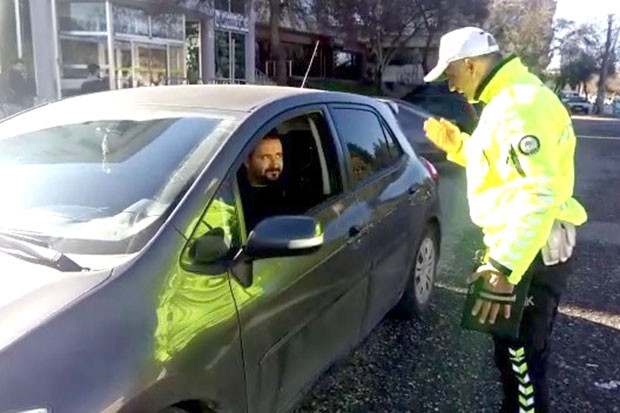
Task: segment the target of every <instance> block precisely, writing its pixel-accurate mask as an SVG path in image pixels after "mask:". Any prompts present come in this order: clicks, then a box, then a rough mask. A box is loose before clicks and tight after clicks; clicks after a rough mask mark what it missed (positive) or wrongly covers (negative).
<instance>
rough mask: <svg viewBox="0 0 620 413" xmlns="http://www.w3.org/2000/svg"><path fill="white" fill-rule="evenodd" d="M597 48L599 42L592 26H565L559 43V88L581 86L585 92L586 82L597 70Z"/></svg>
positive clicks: (571, 24)
mask: <svg viewBox="0 0 620 413" xmlns="http://www.w3.org/2000/svg"><path fill="white" fill-rule="evenodd" d="M598 46H599V40H598V35H597V32H596V29H595V27H594V26H592V25H588V24H582V25H580V26H575V25H574V23H572V22H567V23H566V24H565V27H564V36H563V37H562V38H561V39H560V42H559V52H560V59H561V61H560V79H559V82H558V83H559V84H558V86H559V88H563V87H564V86H565V85H566V84H568V85H570V86H571V87H572V88H576V87H578V86H582V85H583V87H584V89H586V91H587V88H586V84H587V82H588V81H589V80H590V79H591V78H592V75H594V73H596V71H597V70H598V53H599V50H598Z"/></svg>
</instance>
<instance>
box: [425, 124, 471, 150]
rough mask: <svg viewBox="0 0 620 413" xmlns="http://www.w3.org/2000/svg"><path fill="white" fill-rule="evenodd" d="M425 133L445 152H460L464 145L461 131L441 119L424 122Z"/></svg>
mask: <svg viewBox="0 0 620 413" xmlns="http://www.w3.org/2000/svg"><path fill="white" fill-rule="evenodd" d="M424 132H426V137H427V138H428V140H430V141H431V142H433V143H434V144H435V145H437V147H438V148H439V149H441V150H443V151H444V152H447V153H454V152H458V151H459V150H460V149H461V146H462V145H463V138H462V137H461V130H460V129H459V127H458V126H456V125H455V124H454V123H452V122H450V121H447V120H445V119H444V118H441V119H439V120H437V119H436V118H429V119H428V120H426V122H424Z"/></svg>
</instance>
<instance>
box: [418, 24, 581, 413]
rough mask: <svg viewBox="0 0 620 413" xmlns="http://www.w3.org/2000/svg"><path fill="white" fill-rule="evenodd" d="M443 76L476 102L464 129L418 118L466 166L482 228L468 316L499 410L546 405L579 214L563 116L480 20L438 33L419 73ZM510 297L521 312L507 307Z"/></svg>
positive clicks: (569, 132) (570, 138)
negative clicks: (483, 341) (490, 369)
mask: <svg viewBox="0 0 620 413" xmlns="http://www.w3.org/2000/svg"><path fill="white" fill-rule="evenodd" d="M443 76H445V77H447V79H448V82H449V86H450V89H451V90H452V91H458V92H460V93H462V94H463V95H464V96H465V97H467V99H468V100H469V101H470V102H472V103H474V102H481V103H482V104H483V105H484V109H483V111H482V115H481V117H480V121H479V124H478V126H477V128H476V129H475V131H474V132H473V134H472V135H471V136H469V135H467V134H465V133H463V132H461V131H460V130H459V129H458V127H457V126H456V125H454V124H452V123H450V122H449V121H447V120H445V119H435V118H431V119H429V120H428V121H427V122H426V123H425V125H424V129H425V131H426V134H427V137H428V138H429V139H430V140H431V141H432V142H434V143H435V144H436V145H437V146H438V147H440V148H441V149H443V150H444V151H445V152H446V153H447V157H448V159H449V160H450V161H452V162H455V163H457V164H459V165H461V166H463V167H465V168H466V176H467V198H468V204H469V209H470V214H471V218H472V221H473V222H474V224H476V225H477V226H479V227H480V228H481V229H482V231H483V234H484V244H485V250H484V251H483V253H482V254H481V257H480V258H481V260H480V261H481V262H479V263H477V264H476V269H475V271H474V273H473V274H472V275H471V276H470V277H469V279H468V281H469V282H470V283H476V285H478V286H480V288H479V289H473V288H472V289H470V294H475V296H474V297H473V300H474V301H473V302H475V304H474V305H472V307H473V308H472V309H471V310H470V311H471V313H467V316H470V317H472V318H473V319H474V320H475V322H476V323H478V324H479V325H482V326H485V325H486V326H488V328H489V330H488V331H490V332H492V334H494V337H493V340H494V346H495V362H496V365H497V367H498V368H499V370H500V372H501V379H502V384H503V389H504V401H503V404H502V410H501V411H502V412H533V411H536V412H545V411H548V410H549V407H550V398H549V389H548V379H547V359H548V355H549V336H550V334H551V330H552V327H553V323H554V320H555V317H556V314H557V308H558V303H559V301H560V297H561V295H562V293H563V292H564V290H565V288H566V281H567V276H568V273H569V272H570V270H569V261H570V257H571V255H572V253H573V248H574V246H575V240H576V239H575V226H579V225H581V224H583V223H584V222H585V221H586V219H587V214H586V211H585V209H584V208H583V206H582V205H580V204H579V202H578V201H577V200H575V199H574V198H573V187H574V175H575V172H574V153H575V146H576V137H575V134H574V131H573V127H572V121H571V118H570V116H569V114H568V113H567V111H566V109H565V107H564V105H563V104H562V102H561V101H560V100H559V99H558V98H557V96H555V94H554V93H553V92H552V91H551V90H550V89H548V88H547V87H546V86H545V85H544V84H543V83H542V82H541V81H540V80H539V79H538V78H537V77H536V76H534V75H533V74H531V73H530V72H529V71H528V69H527V68H526V67H525V66H524V65H523V63H522V62H521V60H520V59H519V58H518V57H516V56H510V57H508V58H504V57H503V55H502V54H501V53H500V50H499V47H498V45H497V43H496V42H495V39H494V38H493V36H491V35H490V34H489V33H487V32H485V31H483V30H481V29H478V28H475V27H466V28H462V29H458V30H455V31H452V32H450V33H447V34H445V35H444V36H443V37H442V38H441V41H440V47H439V61H438V64H437V66H436V67H435V68H434V69H433V70H432V71H431V72H430V73H429V74H428V75H427V76H426V77H425V81H427V82H431V81H435V80H437V79H439V78H440V77H443ZM519 289H521V290H523V291H524V294H525V295H524V296H523V298H522V299H523V302H518V301H517V296H518V295H517V291H518V290H519ZM471 291H475V293H471ZM519 299H521V298H519ZM519 305H521V308H523V310H522V312H520V311H513V310H515V308H519ZM519 320H520V323H519ZM511 322H512V323H516V326H515V330H516V331H517V332H518V335H515V337H511V338H507V337H505V336H502V335H500V334H498V333H496V331H499V329H495V327H494V326H495V325H496V324H497V325H500V324H501V323H503V324H506V325H510V323H511Z"/></svg>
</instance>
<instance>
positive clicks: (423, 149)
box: [378, 97, 446, 162]
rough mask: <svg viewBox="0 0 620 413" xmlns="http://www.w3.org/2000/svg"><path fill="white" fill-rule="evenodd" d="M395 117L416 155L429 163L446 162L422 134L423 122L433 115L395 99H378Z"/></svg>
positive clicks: (439, 151) (423, 133)
mask: <svg viewBox="0 0 620 413" xmlns="http://www.w3.org/2000/svg"><path fill="white" fill-rule="evenodd" d="M378 99H379V100H381V101H382V102H385V103H386V104H388V106H389V108H390V110H391V111H392V112H393V113H394V116H396V119H397V120H398V124H399V125H400V127H401V129H402V130H403V133H404V134H405V136H406V137H407V139H409V142H410V143H411V145H412V146H413V148H414V149H415V151H416V153H417V154H418V155H420V156H423V157H424V158H426V159H428V160H429V161H431V162H442V161H445V160H446V154H445V153H444V152H443V151H442V150H441V149H439V148H438V147H437V146H435V145H434V144H433V143H432V142H431V141H430V140H428V138H427V137H426V133H425V132H424V122H425V121H426V120H427V119H428V118H430V117H432V116H433V115H432V114H430V113H428V112H427V111H425V110H424V109H422V108H420V107H418V106H416V105H413V104H411V103H409V102H406V101H404V100H401V99H397V98H390V97H380V98H378Z"/></svg>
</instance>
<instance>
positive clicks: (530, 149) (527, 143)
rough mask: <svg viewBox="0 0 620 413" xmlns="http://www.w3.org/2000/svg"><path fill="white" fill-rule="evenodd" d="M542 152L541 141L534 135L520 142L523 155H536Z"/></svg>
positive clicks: (520, 150) (527, 136)
mask: <svg viewBox="0 0 620 413" xmlns="http://www.w3.org/2000/svg"><path fill="white" fill-rule="evenodd" d="M539 150H540V140H539V139H538V138H537V137H536V136H534V135H526V136H524V137H522V138H521V140H520V141H519V152H521V153H522V154H523V155H528V156H529V155H534V154H535V153H536V152H538V151H539Z"/></svg>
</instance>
